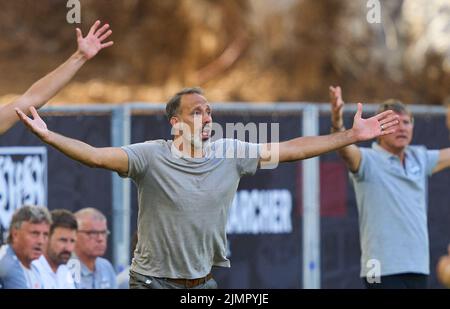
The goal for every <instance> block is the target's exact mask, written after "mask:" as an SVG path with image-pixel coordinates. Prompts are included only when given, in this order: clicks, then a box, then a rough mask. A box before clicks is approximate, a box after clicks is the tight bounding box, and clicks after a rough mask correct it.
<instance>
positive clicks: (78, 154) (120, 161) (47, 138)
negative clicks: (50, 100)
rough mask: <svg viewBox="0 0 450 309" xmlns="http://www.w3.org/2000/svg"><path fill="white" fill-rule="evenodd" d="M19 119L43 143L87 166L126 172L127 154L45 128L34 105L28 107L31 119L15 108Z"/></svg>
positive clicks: (120, 172)
mask: <svg viewBox="0 0 450 309" xmlns="http://www.w3.org/2000/svg"><path fill="white" fill-rule="evenodd" d="M15 111H16V113H17V115H18V116H19V118H20V120H21V121H22V122H23V123H24V124H25V126H27V128H28V129H29V130H30V131H32V132H33V133H34V134H35V135H36V136H37V137H39V138H40V139H41V140H42V141H43V142H44V143H47V144H49V145H50V146H53V147H55V148H56V149H58V150H59V151H61V152H62V153H64V154H65V155H67V156H68V157H70V158H72V159H74V160H76V161H78V162H80V163H82V164H84V165H87V166H89V167H96V168H104V169H108V170H111V171H115V172H118V173H119V174H121V175H126V174H127V173H128V155H127V153H126V152H125V151H124V150H123V149H121V148H116V147H108V148H95V147H92V146H91V145H88V144H86V143H83V142H81V141H78V140H75V139H71V138H68V137H65V136H62V135H60V134H57V133H55V132H52V131H50V130H48V129H47V125H46V124H45V122H44V121H43V120H42V119H41V117H40V116H39V114H38V113H37V111H36V109H35V108H34V107H31V108H30V112H31V115H32V116H33V119H32V118H30V117H28V116H27V115H25V114H24V113H23V112H22V111H21V110H20V109H18V108H16V110H15Z"/></svg>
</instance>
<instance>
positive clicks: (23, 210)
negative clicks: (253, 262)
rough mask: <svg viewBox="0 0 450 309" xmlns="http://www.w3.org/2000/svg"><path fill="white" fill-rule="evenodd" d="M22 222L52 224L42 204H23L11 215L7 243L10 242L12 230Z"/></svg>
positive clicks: (17, 227)
mask: <svg viewBox="0 0 450 309" xmlns="http://www.w3.org/2000/svg"><path fill="white" fill-rule="evenodd" d="M23 222H30V223H32V224H39V223H47V224H49V225H51V224H52V219H51V217H50V213H49V212H48V210H47V208H45V207H43V206H34V205H24V206H23V207H20V208H19V209H17V210H16V211H15V212H14V214H13V217H12V220H11V223H10V225H9V235H8V239H7V240H6V242H7V243H9V244H11V243H12V240H13V239H12V230H13V229H20V227H21V226H22V223H23Z"/></svg>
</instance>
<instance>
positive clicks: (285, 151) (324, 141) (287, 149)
mask: <svg viewBox="0 0 450 309" xmlns="http://www.w3.org/2000/svg"><path fill="white" fill-rule="evenodd" d="M356 142H358V141H357V139H356V138H355V136H354V134H353V131H352V130H347V131H344V132H338V133H334V134H331V135H324V136H307V137H299V138H296V139H293V140H290V141H287V142H284V143H281V144H280V162H287V161H296V160H303V159H308V158H311V157H315V156H319V155H322V154H324V153H327V152H331V151H335V150H337V149H340V148H342V147H345V146H348V145H351V144H353V143H356Z"/></svg>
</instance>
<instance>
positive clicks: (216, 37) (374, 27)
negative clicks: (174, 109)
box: [0, 0, 450, 105]
mask: <svg viewBox="0 0 450 309" xmlns="http://www.w3.org/2000/svg"><path fill="white" fill-rule="evenodd" d="M66 3H67V1H65V0H40V1H35V0H17V1H9V0H0V6H1V10H0V37H1V40H0V72H8V74H1V75H0V102H3V103H4V102H8V101H10V99H11V97H12V96H14V95H17V94H20V93H22V92H23V91H24V90H25V89H26V88H27V87H28V86H29V85H30V84H31V83H32V82H33V81H35V80H36V79H38V78H39V77H41V76H43V75H44V74H45V73H47V72H48V71H49V70H51V69H52V68H54V67H55V66H56V65H58V64H59V63H60V62H61V61H63V60H64V59H66V58H67V57H68V56H69V55H70V54H71V53H72V52H73V51H74V50H75V48H76V41H75V30H74V28H75V27H76V26H75V25H70V24H68V23H67V21H66V14H67V12H68V9H67V8H66ZM80 3H81V9H82V11H81V22H82V24H81V28H82V30H83V31H84V33H86V31H87V30H88V29H89V27H90V25H91V24H92V23H93V22H94V21H95V20H96V19H100V20H102V21H104V22H108V23H110V24H111V27H112V29H113V31H114V33H113V40H114V41H115V46H114V47H113V48H110V49H108V50H106V51H105V52H104V53H102V55H101V56H100V57H97V58H96V59H95V60H94V61H92V63H90V64H89V65H87V66H86V67H85V68H84V69H83V70H82V72H80V74H78V76H77V78H76V81H75V82H74V83H72V84H71V85H70V86H69V87H67V88H66V89H65V90H64V91H62V92H61V94H60V95H58V96H57V97H56V98H55V100H53V101H52V102H56V103H61V104H62V103H74V102H76V103H94V102H95V103H98V102H114V103H120V102H126V101H149V102H159V101H166V100H167V98H168V97H169V96H170V95H171V94H173V93H174V92H175V91H177V90H178V89H179V88H181V87H183V86H186V85H199V86H202V87H204V88H205V89H206V90H207V95H208V97H209V99H210V100H211V101H249V102H254V101H312V102H323V101H327V98H328V93H327V86H328V85H329V84H337V83H339V84H340V85H341V86H343V88H344V91H345V92H344V94H345V97H344V99H346V100H347V101H363V102H376V101H383V100H385V99H386V98H390V97H395V98H399V99H401V100H403V101H405V102H406V103H419V104H434V105H439V104H444V103H446V102H447V103H448V102H449V100H450V97H449V91H448V90H449V89H450V35H449V31H450V30H449V29H450V28H449V27H450V1H449V0H389V1H387V0H385V1H383V0H381V1H380V3H381V8H382V16H381V21H382V22H381V23H379V24H377V23H373V24H370V23H368V22H367V15H368V13H369V10H370V8H368V7H367V4H368V1H366V0H357V1H355V0H320V1H314V0H277V1H274V0H164V1H161V0H115V1H110V0H81V1H80Z"/></svg>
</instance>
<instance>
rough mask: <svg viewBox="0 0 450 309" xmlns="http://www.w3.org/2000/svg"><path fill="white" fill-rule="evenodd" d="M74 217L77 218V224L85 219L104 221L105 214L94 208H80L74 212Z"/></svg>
mask: <svg viewBox="0 0 450 309" xmlns="http://www.w3.org/2000/svg"><path fill="white" fill-rule="evenodd" d="M75 218H76V219H77V221H78V224H80V222H82V221H85V220H93V221H106V217H105V215H104V214H102V213H101V212H100V211H99V210H97V209H95V208H83V209H80V210H78V211H77V212H76V213H75Z"/></svg>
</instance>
